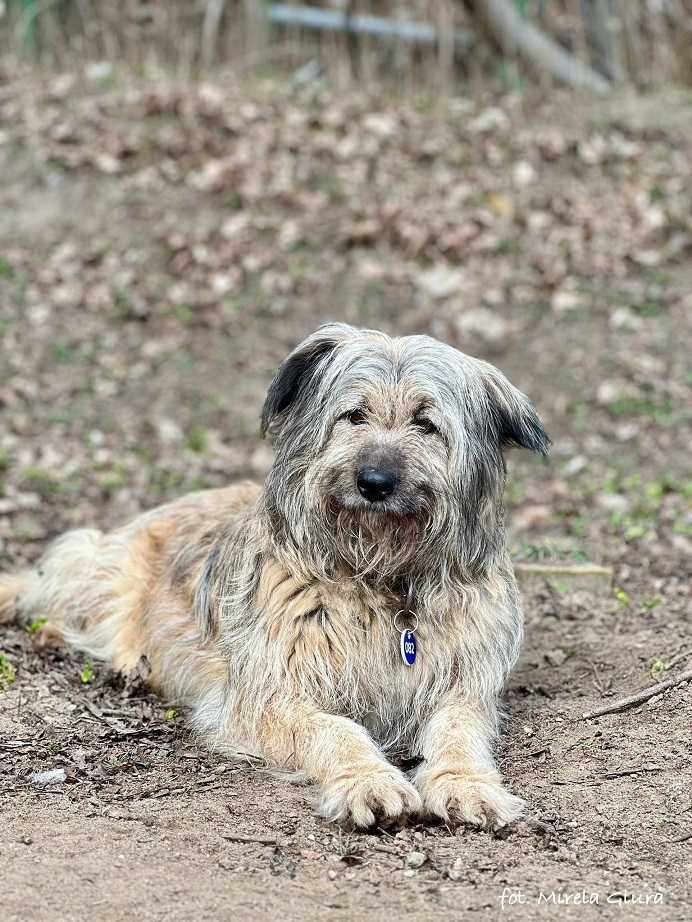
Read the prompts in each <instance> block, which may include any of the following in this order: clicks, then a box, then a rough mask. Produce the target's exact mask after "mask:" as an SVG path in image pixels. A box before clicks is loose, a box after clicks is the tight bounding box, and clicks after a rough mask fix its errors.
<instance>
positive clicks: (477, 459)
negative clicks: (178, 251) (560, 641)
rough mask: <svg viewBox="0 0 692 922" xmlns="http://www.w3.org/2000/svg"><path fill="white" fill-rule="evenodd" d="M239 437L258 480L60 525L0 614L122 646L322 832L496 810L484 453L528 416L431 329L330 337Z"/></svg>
mask: <svg viewBox="0 0 692 922" xmlns="http://www.w3.org/2000/svg"><path fill="white" fill-rule="evenodd" d="M262 429H263V432H264V433H265V434H266V433H269V434H271V436H272V437H273V439H274V442H275V446H276V458H275V461H274V464H273V466H272V468H271V470H270V471H269V474H268V477H267V480H266V482H265V484H264V486H263V487H260V486H256V485H253V484H249V483H247V484H241V485H238V486H232V487H228V488H227V489H219V490H209V491H205V492H200V493H194V494H191V495H189V496H185V497H183V498H182V499H179V500H177V501H176V502H173V503H170V504H168V505H166V506H162V507H161V508H159V509H154V510H153V511H151V512H148V513H146V514H144V515H142V516H140V517H139V518H138V519H136V520H135V521H134V522H133V523H132V524H130V525H127V526H125V527H124V528H120V529H118V530H117V531H114V532H111V533H109V534H103V533H102V532H100V531H96V530H92V529H84V530H78V531H73V532H69V533H68V534H66V535H64V536H63V537H62V538H60V539H58V540H57V541H56V542H55V543H54V544H53V545H52V547H51V548H49V550H48V552H47V554H46V555H45V557H44V558H43V559H42V560H41V561H40V562H39V564H38V565H37V567H36V568H35V569H34V570H30V571H27V572H25V573H20V574H18V575H16V576H3V577H2V578H0V620H8V619H9V618H11V617H15V616H18V617H19V618H20V619H21V620H24V621H27V620H30V619H34V618H38V617H41V618H47V619H49V621H50V622H51V624H52V628H51V630H52V632H53V634H55V632H56V631H59V632H60V635H61V636H62V637H64V639H65V641H66V642H67V643H69V644H71V645H73V646H74V647H76V648H78V649H80V650H84V651H86V652H87V653H88V654H89V655H90V656H93V657H96V658H99V659H102V660H106V661H107V662H109V663H111V664H112V665H113V667H114V668H115V669H119V670H123V671H127V670H131V669H133V668H134V667H135V666H136V665H137V663H138V662H139V660H140V658H141V657H142V656H145V657H146V658H147V659H148V661H149V663H150V666H151V676H150V682H151V683H152V685H153V686H154V687H155V688H157V689H159V690H160V691H161V692H162V693H163V694H164V695H166V696H168V697H171V698H175V699H177V700H179V701H181V702H183V703H185V704H186V705H187V706H188V707H189V709H190V713H191V718H192V723H193V726H194V728H195V729H196V730H197V731H198V732H199V733H200V734H201V735H202V736H203V737H204V738H205V740H206V741H207V743H208V744H209V746H211V747H212V748H213V749H215V750H217V751H220V752H227V753H229V754H233V753H235V752H237V751H238V750H239V749H241V750H242V749H245V750H251V751H254V752H258V753H261V754H262V755H263V756H264V757H265V758H266V759H268V760H270V761H272V762H275V763H279V764H282V765H287V764H289V765H291V766H293V767H295V768H296V769H299V770H302V771H304V772H305V773H306V774H307V775H308V776H310V777H311V778H312V779H314V780H315V781H317V782H318V783H319V785H320V812H321V813H322V814H323V815H324V816H326V817H328V818H329V819H332V820H340V821H347V822H349V823H351V824H353V825H355V826H358V827H368V826H370V825H372V824H373V823H374V822H376V821H386V820H395V819H401V818H403V817H405V815H406V814H409V813H420V812H423V813H426V814H428V815H434V816H437V817H442V818H443V819H444V820H446V821H447V822H453V823H460V822H467V823H473V824H477V825H490V826H501V825H504V824H505V823H508V822H510V821H512V820H514V819H515V818H516V817H518V816H519V815H520V813H521V811H522V806H523V804H522V801H521V800H520V799H519V798H518V797H516V796H514V795H513V794H511V793H509V791H507V789H506V788H505V787H504V786H503V784H502V779H501V777H500V774H499V772H498V770H497V768H496V766H495V763H494V760H493V754H492V750H493V744H494V741H495V738H496V735H497V730H498V700H499V696H500V693H501V691H502V688H503V685H504V683H505V680H506V678H507V674H508V673H509V671H510V669H511V668H512V666H513V664H514V662H515V660H516V658H517V654H518V652H519V646H520V641H521V636H522V612H521V606H520V600H519V596H518V593H517V588H516V583H515V580H514V575H513V572H512V567H511V564H510V561H509V558H508V555H507V549H506V542H505V529H504V525H503V508H502V493H503V488H504V484H505V463H504V458H503V451H504V450H505V449H506V448H508V447H511V446H523V447H525V448H529V449H532V450H534V451H538V452H541V453H543V454H545V453H547V451H548V447H549V444H550V442H549V439H548V437H547V435H546V433H545V432H544V430H543V428H542V426H541V423H540V422H539V420H538V418H537V416H536V413H535V411H534V409H533V406H532V405H531V403H530V402H529V400H528V399H527V398H526V397H525V396H524V395H523V394H521V393H520V392H519V391H518V390H517V389H516V388H515V387H513V386H512V385H511V384H510V383H509V381H508V380H507V379H506V378H505V377H504V376H503V375H502V374H501V373H500V372H499V371H498V370H497V369H496V368H494V367H493V366H492V365H489V364H487V363H485V362H482V361H479V360H477V359H474V358H470V357H469V356H466V355H464V354H462V353H461V352H458V351H457V350H456V349H453V348H451V347H450V346H447V345H444V344H442V343H439V342H437V341H435V340H434V339H431V338H429V337H426V336H407V337H404V338H400V339H392V338H390V337H389V336H386V335H385V334H383V333H379V332H374V331H371V330H356V329H353V328H352V327H349V326H345V325H342V324H330V325H327V326H324V327H322V328H320V329H319V330H318V331H317V332H316V333H314V334H313V335H312V336H309V337H308V338H307V339H306V340H305V341H304V342H303V343H301V344H300V345H299V346H298V347H297V348H296V349H295V350H294V351H293V352H292V353H291V354H290V355H289V356H288V358H287V359H286V360H285V361H284V362H283V364H282V365H281V367H280V368H279V370H278V372H277V374H276V377H275V378H274V380H273V382H272V384H271V386H270V388H269V393H268V395H267V398H266V402H265V404H264V410H263V413H262ZM400 753H406V754H407V755H409V756H411V757H413V758H418V759H419V760H420V763H419V765H418V767H417V769H416V770H415V772H414V774H413V776H412V777H408V776H407V775H406V774H405V773H404V772H403V771H402V770H400V769H399V768H397V767H396V766H395V765H394V764H393V763H392V762H391V761H389V760H388V758H387V755H388V754H389V755H390V757H391V756H392V755H393V754H400Z"/></svg>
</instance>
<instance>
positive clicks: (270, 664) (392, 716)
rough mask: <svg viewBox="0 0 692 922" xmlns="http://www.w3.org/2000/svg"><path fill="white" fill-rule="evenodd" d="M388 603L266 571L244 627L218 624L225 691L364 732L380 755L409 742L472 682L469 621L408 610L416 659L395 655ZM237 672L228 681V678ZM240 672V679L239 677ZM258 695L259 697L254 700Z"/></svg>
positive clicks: (364, 592)
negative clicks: (350, 721)
mask: <svg viewBox="0 0 692 922" xmlns="http://www.w3.org/2000/svg"><path fill="white" fill-rule="evenodd" d="M402 607H403V603H401V602H399V603H398V604H397V600H396V598H395V597H393V596H391V595H388V594H386V593H385V592H383V591H377V590H370V589H367V588H364V587H362V586H359V585H358V584H356V583H354V582H352V581H349V580H347V579H346V580H343V581H339V582H335V583H329V584H324V583H318V582H306V581H302V580H299V579H297V578H294V577H292V576H289V575H288V574H287V572H286V570H285V569H284V568H283V567H281V566H280V565H278V564H276V563H265V564H264V566H263V567H262V572H261V575H260V578H259V582H258V587H257V591H256V595H255V605H254V606H253V609H254V612H253V623H252V628H251V630H249V631H248V625H247V623H246V624H239V623H236V624H232V623H228V622H227V623H226V625H225V630H224V633H225V641H226V649H227V650H228V653H229V660H230V662H231V664H232V665H231V671H232V675H231V685H232V686H233V685H234V684H235V681H236V680H237V682H238V687H243V686H245V684H246V683H245V682H244V681H243V679H246V678H247V670H251V671H252V673H253V679H254V681H253V683H252V684H253V685H254V687H255V688H257V687H258V682H257V679H258V677H260V676H261V677H262V681H261V683H259V684H260V685H261V686H262V687H264V688H266V689H267V691H268V690H269V689H270V688H273V689H275V688H277V687H281V688H283V689H285V690H286V692H287V695H288V694H290V695H291V696H294V695H295V696H297V697H298V699H300V700H303V701H310V702H312V703H314V705H315V706H317V707H318V708H320V709H324V710H327V711H329V712H331V713H340V714H343V715H344V716H348V717H352V718H354V719H356V720H358V721H359V722H361V723H363V724H365V725H366V726H368V727H369V728H370V729H371V730H372V731H373V732H374V734H375V736H376V737H377V738H378V739H379V741H380V742H381V743H382V744H383V745H385V746H394V745H399V744H401V745H406V744H408V743H410V741H411V739H412V738H413V736H414V735H415V732H416V730H417V728H418V727H419V726H420V723H421V722H422V720H423V719H424V717H425V716H426V715H427V714H428V713H429V712H430V711H431V709H433V708H434V707H435V704H436V702H439V700H440V698H441V697H442V696H443V695H444V694H445V693H446V692H447V691H448V690H449V689H450V687H452V686H453V685H457V684H458V683H459V681H461V682H464V679H465V676H466V677H467V678H468V679H469V681H471V680H472V679H473V676H472V675H471V674H470V672H471V671H472V667H471V666H470V664H472V662H473V659H474V648H476V647H477V646H478V638H477V634H478V625H477V619H474V618H467V617H466V616H465V614H464V612H463V611H461V610H459V611H456V612H455V611H448V612H446V613H444V614H443V616H440V614H441V613H439V612H432V611H427V610H426V609H425V608H418V609H417V612H416V614H417V619H418V625H417V628H416V638H417V642H418V654H417V657H416V662H415V664H414V665H413V666H407V665H406V664H405V663H404V661H403V659H402V656H401V648H400V630H398V629H397V627H400V626H401V625H403V624H404V623H405V618H404V617H403V616H400V618H399V619H398V620H397V627H395V616H396V614H397V610H399V609H401V608H402ZM234 670H235V671H236V672H237V676H236V680H234V676H233V671H234ZM241 673H245V675H241ZM261 697H262V696H261V695H260V698H261Z"/></svg>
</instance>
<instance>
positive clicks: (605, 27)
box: [581, 0, 623, 81]
mask: <svg viewBox="0 0 692 922" xmlns="http://www.w3.org/2000/svg"><path fill="white" fill-rule="evenodd" d="M581 12H582V19H583V20H584V34H585V36H586V42H587V45H588V48H589V57H590V59H591V64H592V65H593V67H594V68H595V69H596V70H597V71H598V72H599V74H603V76H604V77H607V79H608V80H613V81H620V80H622V77H623V67H622V55H621V49H620V29H619V22H618V18H617V14H616V10H615V0H581Z"/></svg>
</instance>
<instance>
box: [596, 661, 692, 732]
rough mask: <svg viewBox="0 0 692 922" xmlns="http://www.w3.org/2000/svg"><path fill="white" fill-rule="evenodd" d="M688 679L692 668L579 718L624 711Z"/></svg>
mask: <svg viewBox="0 0 692 922" xmlns="http://www.w3.org/2000/svg"><path fill="white" fill-rule="evenodd" d="M689 681H692V669H688V670H687V671H686V672H681V673H680V674H679V675H677V676H675V678H673V679H668V680H667V681H666V682H659V683H658V685H651V686H650V687H649V688H644V689H642V690H641V691H639V692H635V694H634V695H628V696H627V697H626V698H618V699H617V701H613V702H612V704H607V705H604V706H603V707H600V708H596V709H595V710H593V711H588V712H587V713H586V714H582V716H581V718H580V720H592V719H593V718H594V717H603V715H604V714H616V713H617V712H618V711H625V710H627V708H631V707H635V705H637V704H642V703H643V702H644V701H648V700H649V698H653V697H654V695H658V694H660V693H661V692H664V691H666V690H667V689H669V688H675V686H676V685H682V683H683V682H689Z"/></svg>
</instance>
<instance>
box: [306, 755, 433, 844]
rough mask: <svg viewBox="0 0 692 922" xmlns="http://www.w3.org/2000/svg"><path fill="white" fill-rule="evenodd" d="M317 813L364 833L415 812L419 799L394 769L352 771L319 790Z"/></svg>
mask: <svg viewBox="0 0 692 922" xmlns="http://www.w3.org/2000/svg"><path fill="white" fill-rule="evenodd" d="M318 809H319V812H320V814H321V815H322V816H324V817H325V818H326V819H328V820H333V821H336V822H342V823H343V822H345V823H349V822H350V823H351V824H352V825H353V826H356V827H357V828H360V829H367V828H369V827H370V826H373V825H374V824H375V822H376V821H380V822H386V823H392V822H394V821H396V820H401V819H403V818H404V817H406V816H407V815H408V814H409V813H416V812H418V811H419V810H420V809H421V799H420V795H419V794H418V791H417V790H416V789H415V788H414V786H413V785H412V784H411V783H410V782H409V781H407V780H406V778H405V777H404V775H403V774H402V773H401V772H400V771H397V769H396V768H393V767H390V768H382V769H377V768H376V769H373V768H369V769H367V770H363V769H360V770H359V769H353V770H352V771H350V772H348V773H344V774H343V775H340V776H339V777H338V778H335V779H334V780H332V781H329V782H328V783H327V784H325V785H324V786H323V788H322V796H321V798H320V803H319V808H318Z"/></svg>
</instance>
